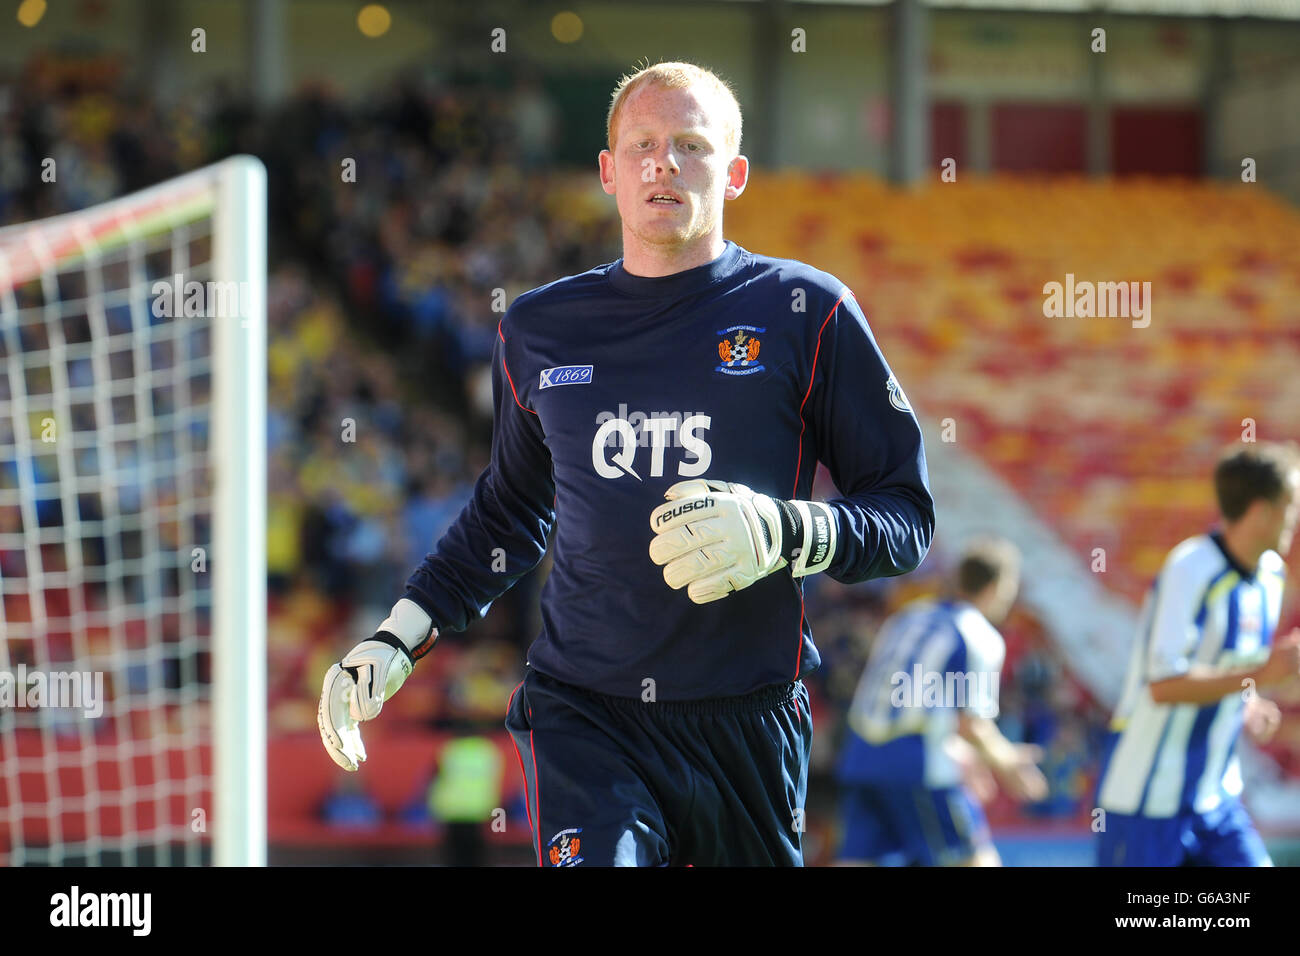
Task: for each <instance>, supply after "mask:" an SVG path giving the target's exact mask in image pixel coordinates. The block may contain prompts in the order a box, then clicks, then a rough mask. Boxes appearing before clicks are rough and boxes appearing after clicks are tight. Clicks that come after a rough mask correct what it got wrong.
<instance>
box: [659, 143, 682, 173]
mask: <svg viewBox="0 0 1300 956" xmlns="http://www.w3.org/2000/svg"><path fill="white" fill-rule="evenodd" d="M656 164H657V165H658V166H659V168H660V169H666V170H668V171H669V172H670V173H672V174H673V175H676V174H677V173H679V172H681V167H680V166H678V165H677V154H676V153H674V152H673V148H672V147H671V146H666V147H664V150H663V152H661V153H660V154H659V156H658V157H657V159H656Z"/></svg>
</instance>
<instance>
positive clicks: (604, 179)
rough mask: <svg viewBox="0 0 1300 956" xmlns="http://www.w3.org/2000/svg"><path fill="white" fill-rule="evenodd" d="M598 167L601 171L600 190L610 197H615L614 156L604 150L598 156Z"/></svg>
mask: <svg viewBox="0 0 1300 956" xmlns="http://www.w3.org/2000/svg"><path fill="white" fill-rule="evenodd" d="M596 165H597V167H599V169H600V188H601V189H603V190H605V192H606V193H607V194H608V195H610V196H612V195H614V193H615V188H614V165H615V163H614V154H613V153H611V152H610V151H609V150H607V149H602V150H601V151H600V153H599V154H598V155H597V156H596Z"/></svg>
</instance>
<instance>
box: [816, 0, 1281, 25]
mask: <svg viewBox="0 0 1300 956" xmlns="http://www.w3.org/2000/svg"><path fill="white" fill-rule="evenodd" d="M792 2H794V3H843V4H859V5H862V6H887V5H888V4H890V3H891V2H892V0H792ZM923 2H924V3H925V4H926V6H931V7H941V8H945V9H967V10H1008V11H1038V12H1049V13H1085V12H1090V13H1130V14H1146V15H1149V16H1151V15H1154V16H1169V17H1212V16H1218V17H1261V18H1264V19H1271V20H1300V0H923Z"/></svg>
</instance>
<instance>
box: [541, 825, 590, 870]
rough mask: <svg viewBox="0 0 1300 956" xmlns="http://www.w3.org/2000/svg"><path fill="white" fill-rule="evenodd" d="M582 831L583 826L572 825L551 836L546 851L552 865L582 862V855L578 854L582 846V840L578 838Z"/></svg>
mask: <svg viewBox="0 0 1300 956" xmlns="http://www.w3.org/2000/svg"><path fill="white" fill-rule="evenodd" d="M581 832H582V827H570V828H569V829H567V830H561V831H560V832H559V833H557V834H555V836H553V837H551V840H550V842H549V843H548V844H547V846H548V847H549V849H548V850H547V851H546V855H547V858H548V859H549V860H550V861H551V866H577V865H578V864H579V863H581V862H582V857H580V856H578V851H579V850H580V849H581V848H582V840H580V839H579V838H578V834H579V833H581Z"/></svg>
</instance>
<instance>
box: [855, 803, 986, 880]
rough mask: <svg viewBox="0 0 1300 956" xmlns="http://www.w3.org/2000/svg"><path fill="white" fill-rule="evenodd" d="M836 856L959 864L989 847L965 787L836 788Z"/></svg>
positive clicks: (896, 862)
mask: <svg viewBox="0 0 1300 956" xmlns="http://www.w3.org/2000/svg"><path fill="white" fill-rule="evenodd" d="M842 791H843V818H844V837H843V841H842V842H841V844H840V851H839V854H838V858H839V859H840V860H857V861H869V862H873V863H878V864H881V865H885V866H908V865H919V866H945V865H952V864H954V863H962V862H965V861H966V860H969V859H970V858H971V857H972V856H974V855H975V853H976V851H977V850H980V849H982V848H984V847H986V846H991V845H992V843H993V838H992V836H991V835H990V833H989V825H988V821H987V820H986V819H985V818H984V810H983V809H982V808H981V807H980V805H979V801H977V800H976V799H975V797H974V796H973V795H972V794H971V793H970V792H969V791H967V790H966V788H965V787H941V788H930V787H912V786H897V785H884V784H853V785H847V786H843V787H842Z"/></svg>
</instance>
